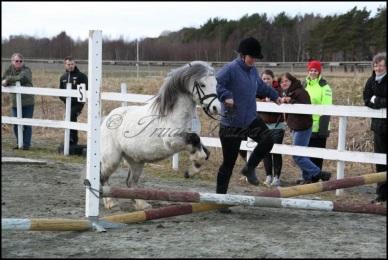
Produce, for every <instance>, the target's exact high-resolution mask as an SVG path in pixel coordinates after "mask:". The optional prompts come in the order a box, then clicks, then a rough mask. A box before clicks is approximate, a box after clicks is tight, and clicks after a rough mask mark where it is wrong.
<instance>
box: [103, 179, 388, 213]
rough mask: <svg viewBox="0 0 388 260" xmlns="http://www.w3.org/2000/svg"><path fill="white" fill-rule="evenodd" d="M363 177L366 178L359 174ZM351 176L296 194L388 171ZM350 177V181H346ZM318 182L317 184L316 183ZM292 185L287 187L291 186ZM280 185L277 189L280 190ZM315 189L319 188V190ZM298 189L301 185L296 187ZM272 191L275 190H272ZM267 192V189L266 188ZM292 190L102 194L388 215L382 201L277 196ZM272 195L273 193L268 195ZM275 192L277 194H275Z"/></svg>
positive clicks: (122, 191) (358, 182)
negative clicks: (250, 193) (350, 201)
mask: <svg viewBox="0 0 388 260" xmlns="http://www.w3.org/2000/svg"><path fill="white" fill-rule="evenodd" d="M360 177H363V178H360ZM360 177H350V178H346V179H341V180H337V181H330V182H331V183H332V184H331V185H325V186H324V187H323V188H322V186H320V183H315V184H307V185H301V186H297V188H299V187H302V186H308V185H312V188H311V186H310V187H307V189H306V188H305V189H301V192H299V193H295V194H296V195H300V193H302V194H310V193H316V192H321V191H324V190H335V189H337V188H338V187H350V186H358V185H363V184H368V183H375V182H380V181H384V179H386V173H385V172H383V173H376V174H369V175H368V176H366V177H365V176H360ZM346 180H347V182H346ZM317 184H318V185H317ZM292 188H294V187H290V188H285V189H290V190H291V191H292ZM279 189H281V188H279ZM279 189H277V190H279ZM316 189H318V190H317V191H316ZM296 191H298V189H296ZM269 192H272V191H269ZM263 193H265V192H263ZM289 194H292V192H288V193H285V192H283V193H281V192H279V191H278V192H277V193H274V192H272V193H268V194H267V196H265V195H262V196H246V195H230V194H214V193H198V192H179V191H160V190H152V189H128V188H115V187H103V188H102V196H103V197H114V198H129V199H145V200H164V201H176V202H198V203H201V202H205V203H215V204H218V205H229V206H231V205H248V206H261V207H283V208H294V209H312V210H324V211H337V212H353V213H367V214H379V215H386V207H384V206H382V205H375V204H370V203H364V204H362V203H357V204H352V203H343V202H332V201H317V200H306V199H284V198H277V197H276V196H279V195H284V196H288V195H289ZM268 195H272V196H268ZM275 195H276V196H275Z"/></svg>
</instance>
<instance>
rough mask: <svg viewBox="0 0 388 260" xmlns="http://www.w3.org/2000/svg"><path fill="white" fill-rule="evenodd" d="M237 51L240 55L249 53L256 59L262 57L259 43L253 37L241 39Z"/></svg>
mask: <svg viewBox="0 0 388 260" xmlns="http://www.w3.org/2000/svg"><path fill="white" fill-rule="evenodd" d="M237 52H239V53H241V54H242V55H250V56H252V57H253V58H256V59H262V58H263V55H262V54H261V45H260V43H259V41H258V40H256V39H255V38H253V37H249V38H246V39H244V40H242V41H241V42H240V44H239V45H238V49H237Z"/></svg>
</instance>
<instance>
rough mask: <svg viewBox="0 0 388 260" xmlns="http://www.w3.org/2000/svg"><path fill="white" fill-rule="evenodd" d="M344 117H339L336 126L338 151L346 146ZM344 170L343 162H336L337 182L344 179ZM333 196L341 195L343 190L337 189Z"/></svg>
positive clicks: (343, 149)
mask: <svg viewBox="0 0 388 260" xmlns="http://www.w3.org/2000/svg"><path fill="white" fill-rule="evenodd" d="M346 119H347V118H346V117H345V116H340V117H339V124H338V147H337V150H338V151H345V144H346V122H347V121H346ZM344 170H345V162H344V161H338V162H337V180H339V179H343V178H344ZM335 194H336V195H337V196H339V195H342V194H343V189H337V190H336V191H335Z"/></svg>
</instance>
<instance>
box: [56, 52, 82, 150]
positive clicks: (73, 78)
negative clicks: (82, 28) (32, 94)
mask: <svg viewBox="0 0 388 260" xmlns="http://www.w3.org/2000/svg"><path fill="white" fill-rule="evenodd" d="M64 65H65V70H66V72H65V73H64V74H63V75H62V76H61V78H60V80H59V88H61V89H66V85H67V83H71V88H72V89H77V85H79V84H81V83H85V85H86V90H87V89H88V77H87V76H86V75H85V74H84V73H82V72H81V71H80V70H79V69H78V68H77V66H76V65H75V61H74V59H73V58H72V57H70V56H69V57H66V58H65V59H64ZM60 99H61V100H62V101H63V103H65V104H66V98H65V97H60ZM84 104H85V103H81V102H78V101H77V98H75V97H73V98H71V112H70V121H72V122H77V117H78V116H79V115H80V114H81V111H82V108H83V107H84ZM77 143H78V131H77V130H74V129H71V130H70V145H77Z"/></svg>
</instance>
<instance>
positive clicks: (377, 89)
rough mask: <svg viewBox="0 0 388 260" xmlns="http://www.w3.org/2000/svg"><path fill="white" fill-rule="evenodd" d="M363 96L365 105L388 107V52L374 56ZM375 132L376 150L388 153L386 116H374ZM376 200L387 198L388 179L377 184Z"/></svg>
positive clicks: (382, 166)
mask: <svg viewBox="0 0 388 260" xmlns="http://www.w3.org/2000/svg"><path fill="white" fill-rule="evenodd" d="M363 98H364V102H365V105H366V106H368V107H370V108H373V109H381V108H387V64H386V53H378V54H376V56H375V57H374V58H373V72H372V76H371V77H370V78H369V79H368V81H367V82H366V84H365V88H364V92H363ZM371 129H372V131H373V132H374V140H373V141H374V152H375V153H387V126H386V119H385V118H372V124H371ZM386 170H387V167H386V165H385V164H377V165H376V171H377V172H383V171H386ZM376 193H377V198H376V201H386V200H387V181H385V182H383V183H378V184H377V189H376Z"/></svg>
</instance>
